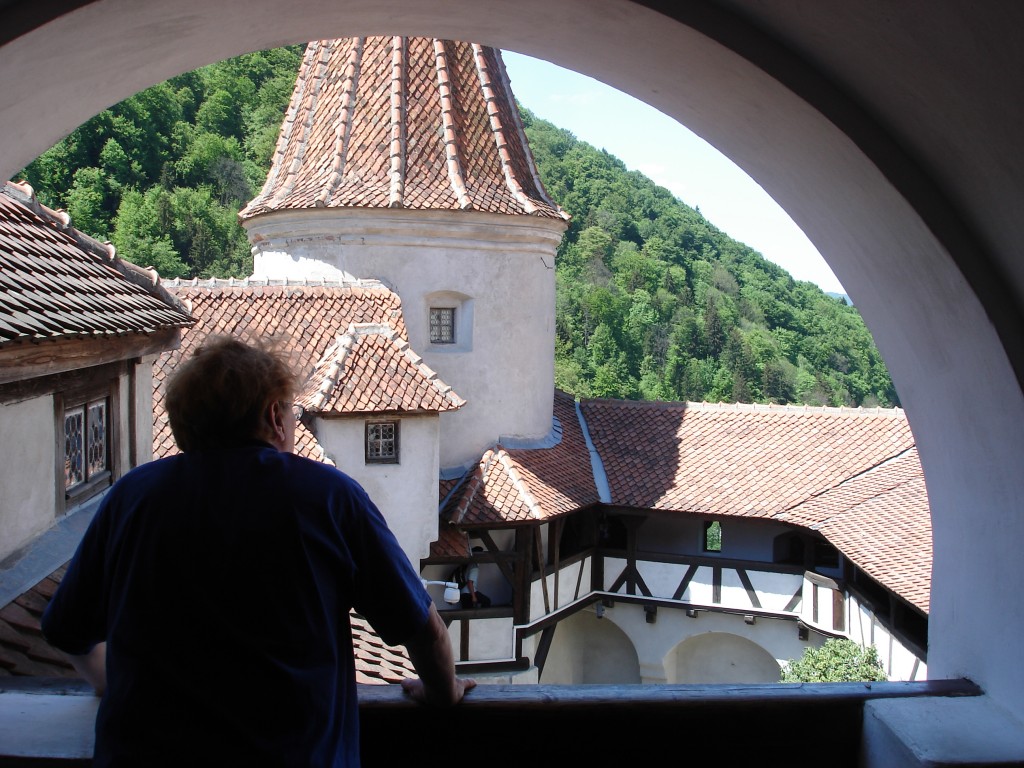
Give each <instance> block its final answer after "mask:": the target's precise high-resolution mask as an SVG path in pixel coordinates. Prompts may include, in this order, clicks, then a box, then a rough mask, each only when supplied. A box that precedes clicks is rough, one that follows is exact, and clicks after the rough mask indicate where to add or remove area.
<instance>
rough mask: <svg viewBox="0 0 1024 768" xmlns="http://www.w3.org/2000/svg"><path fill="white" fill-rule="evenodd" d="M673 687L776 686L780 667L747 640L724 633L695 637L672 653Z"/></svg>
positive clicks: (764, 652) (762, 650)
mask: <svg viewBox="0 0 1024 768" xmlns="http://www.w3.org/2000/svg"><path fill="white" fill-rule="evenodd" d="M673 656H674V657H675V663H674V665H673V666H674V667H675V679H674V680H672V682H674V683H776V682H778V681H779V674H780V670H779V666H778V664H777V663H776V662H775V660H774V659H773V658H772V657H771V656H769V655H768V653H767V652H766V651H765V650H764V649H763V648H761V647H760V646H759V645H757V644H756V643H754V642H752V641H750V640H747V639H746V638H742V637H738V636H737V635H731V634H727V633H724V632H709V633H707V634H702V635H697V636H696V637H692V638H690V639H689V640H687V641H686V642H684V643H681V644H680V645H679V647H678V648H677V649H676V650H675V652H674V653H673Z"/></svg>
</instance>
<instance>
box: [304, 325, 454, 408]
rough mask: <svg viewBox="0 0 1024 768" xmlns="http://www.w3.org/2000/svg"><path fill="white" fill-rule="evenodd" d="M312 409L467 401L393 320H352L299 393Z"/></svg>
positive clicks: (431, 405) (444, 405) (429, 405)
mask: <svg viewBox="0 0 1024 768" xmlns="http://www.w3.org/2000/svg"><path fill="white" fill-rule="evenodd" d="M296 403H298V404H299V405H301V406H302V407H303V408H304V409H305V410H307V411H309V412H310V413H316V414H322V415H329V414H334V415H337V414H347V413H438V412H441V411H454V410H457V409H459V408H461V407H462V406H463V405H465V404H466V401H465V400H463V399H462V398H461V397H459V396H458V395H457V394H455V392H453V391H452V388H451V387H450V386H448V385H447V384H445V383H444V382H443V381H441V380H440V379H439V378H438V377H437V374H436V373H435V372H434V371H433V370H431V369H430V368H429V367H428V366H427V365H426V363H424V362H423V359H422V358H421V357H420V356H419V355H417V354H416V353H415V352H413V351H412V348H411V347H410V346H409V342H407V341H406V340H405V339H402V338H400V337H399V336H398V334H397V332H396V331H395V330H394V329H393V328H391V327H390V326H382V325H375V324H372V323H353V324H352V325H350V326H349V327H348V330H347V331H346V332H345V333H344V334H343V335H341V336H339V337H338V338H337V340H336V341H335V342H334V344H332V345H331V346H330V347H329V348H328V349H327V351H326V352H325V353H324V356H323V357H322V358H321V359H320V362H318V363H317V364H316V367H315V369H314V370H313V373H312V375H311V376H310V377H309V380H308V381H307V382H306V386H305V387H304V388H303V391H302V394H301V395H300V396H299V397H298V398H297V399H296Z"/></svg>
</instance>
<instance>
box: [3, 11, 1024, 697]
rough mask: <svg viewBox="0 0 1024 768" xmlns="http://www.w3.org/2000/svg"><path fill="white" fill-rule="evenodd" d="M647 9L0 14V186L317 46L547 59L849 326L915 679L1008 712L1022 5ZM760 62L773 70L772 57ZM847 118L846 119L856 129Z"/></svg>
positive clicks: (1017, 480)
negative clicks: (885, 399) (654, 145)
mask: <svg viewBox="0 0 1024 768" xmlns="http://www.w3.org/2000/svg"><path fill="white" fill-rule="evenodd" d="M651 4H654V5H656V4H657V3H655V2H654V0H651ZM664 5H665V7H666V9H667V12H668V13H673V14H676V15H677V16H681V15H682V14H684V13H689V14H690V17H689V18H687V19H684V21H685V22H686V23H683V22H681V21H677V20H674V19H671V18H668V17H666V16H662V15H659V14H657V13H655V12H654V11H651V10H649V9H648V8H646V7H643V6H641V5H640V4H637V3H632V2H629V1H628V0H520V1H519V2H517V3H506V2H499V0H295V1H294V2H291V3H287V4H284V3H279V2H271V1H270V0H160V2H157V0H95V1H94V2H87V1H86V0H64V2H60V3H52V4H50V3H13V4H7V5H5V6H4V7H3V8H2V9H0V43H2V46H0V137H2V139H0V175H2V176H3V177H4V178H7V177H9V176H10V175H12V174H14V173H15V172H16V171H17V170H18V169H19V168H20V167H22V166H23V165H25V164H26V163H27V162H28V161H30V160H31V159H32V158H33V157H34V156H35V155H37V154H38V153H39V152H41V151H42V150H44V149H45V148H46V147H47V146H49V145H50V144H52V143H53V142H54V141H55V140H57V139H59V138H60V137H61V136H62V135H64V134H66V133H67V132H68V131H70V130H72V129H73V128H74V127H75V126H76V125H78V124H80V123H81V122H82V121H83V120H85V119H86V118H88V117H89V116H90V115H92V114H94V113H95V112H97V111H99V110H101V109H102V108H104V107H106V106H108V105H109V104H112V103H114V102H116V101H118V100H119V99H121V98H124V97H126V96H128V95H130V94H131V93H134V92H136V91H138V90H140V89H141V88H143V87H146V86H148V85H151V84H153V83H155V82H158V81H160V80H163V79H165V78H167V77H169V76H172V75H175V74H178V73H180V72H183V71H186V70H189V69H192V68H194V67H196V66H199V65H201V64H206V63H209V62H212V61H214V60H217V59H221V58H224V57H227V56H230V55H234V54H238V53H242V52H245V51H248V50H256V49H260V48H267V47H271V46H275V45H280V44H283V43H290V42H299V41H304V40H307V39H311V38H317V37H325V36H340V35H349V34H396V33H397V34H428V35H437V36H442V37H451V38H461V39H467V40H473V41H477V42H480V43H484V44H490V45H497V46H500V47H505V48H509V49H513V50H517V51H521V52H523V53H527V54H531V55H539V56H542V57H545V58H548V59H549V60H552V61H554V62H555V63H558V64H562V65H564V66H568V67H571V68H573V69H577V70H580V71H583V72H586V73H587V74H590V75H592V76H595V77H598V78H600V79H602V80H604V81H606V82H608V83H610V84H612V85H614V86H616V87H619V88H621V89H623V90H625V91H627V92H629V93H631V94H633V95H634V96H637V97H638V98H641V99H643V100H645V101H647V102H649V103H651V104H652V105H654V106H656V107H658V108H660V109H662V110H663V111H664V112H666V113H667V114H670V115H672V116H674V117H676V118H678V119H679V120H680V121H682V122H684V123H685V124H686V125H688V126H689V127H691V128H693V129H694V130H695V131H697V132H698V133H699V134H701V135H703V136H704V137H705V138H707V139H709V140H710V141H712V143H714V144H715V145H716V146H717V147H719V148H720V149H722V150H723V151H724V152H725V153H726V154H728V155H729V156H730V157H731V158H732V159H733V160H735V161H736V162H737V163H738V164H739V165H740V166H741V167H743V168H744V169H745V170H747V171H748V172H749V173H750V174H751V175H752V176H753V177H754V178H755V179H757V180H758V181H759V182H760V183H761V184H762V186H764V187H765V189H766V190H767V191H768V192H769V193H770V194H771V195H772V196H773V197H775V199H776V200H778V201H779V202H780V203H781V204H782V205H783V207H785V209H786V210H787V211H788V212H789V213H790V215H791V216H793V218H794V219H795V220H796V222H797V223H798V224H799V225H800V226H801V227H803V228H804V230H805V231H806V232H807V234H808V236H809V237H810V238H811V240H812V241H813V242H814V243H815V244H816V245H817V247H818V248H819V250H820V251H821V252H822V253H823V255H824V256H825V258H826V260H827V261H828V262H829V264H830V266H831V267H832V269H833V270H834V271H835V273H836V275H837V276H838V277H839V278H840V280H841V281H842V282H843V284H844V286H845V287H846V288H847V290H848V291H849V293H850V295H851V296H852V297H853V298H854V300H855V302H856V303H857V305H858V307H859V308H860V309H861V311H862V313H863V314H864V316H865V319H866V320H867V322H868V325H869V327H870V328H871V330H872V332H873V334H874V336H875V339H876V341H877V343H878V346H879V348H880V350H881V352H882V354H883V356H884V358H885V360H886V362H887V364H888V365H889V368H890V370H891V372H892V375H893V379H894V380H895V382H896V385H897V388H898V390H899V392H900V394H901V398H902V400H903V403H904V405H905V406H906V408H907V412H908V415H909V417H910V421H911V424H912V425H913V428H914V432H915V434H916V436H917V439H918V444H919V448H920V452H921V458H922V462H923V464H924V468H925V472H926V476H927V479H928V485H929V494H930V496H931V501H932V510H933V519H934V535H935V574H934V579H933V593H932V614H931V648H930V656H929V667H930V670H931V674H932V675H933V676H937V677H957V676H966V677H970V678H972V679H973V680H975V681H976V682H977V683H979V684H980V685H981V686H982V687H984V688H985V689H986V691H987V692H988V693H989V694H990V695H991V696H992V697H993V698H994V699H996V700H998V701H999V702H1000V703H1002V704H1003V705H1004V706H1006V707H1007V708H1008V709H1009V710H1010V711H1012V712H1014V713H1016V714H1017V715H1018V716H1021V715H1024V666H1021V665H1019V664H1017V663H1016V659H1015V654H1014V649H1015V648H1016V646H1017V640H1016V639H1017V638H1018V637H1019V636H1020V634H1021V632H1022V631H1024V605H1022V604H1020V601H1006V600H1004V599H1003V597H1002V596H1003V595H1005V594H1007V592H1008V591H1009V592H1012V591H1013V588H1014V587H1019V586H1020V585H1021V584H1022V582H1024V561H1022V560H1021V558H1019V555H1018V553H1017V551H1016V550H1017V546H1016V544H1017V542H1019V541H1021V540H1022V539H1024V515H1022V514H1021V509H1022V508H1024V471H1022V470H1024V430H1021V429H1020V425H1021V424H1024V397H1022V392H1021V387H1020V383H1019V380H1018V378H1017V376H1016V375H1015V373H1014V368H1013V366H1012V365H1011V362H1012V364H1013V365H1016V366H1017V370H1018V371H1021V370H1024V355H1022V354H1021V351H1020V343H1021V342H1020V340H1019V338H1018V336H1019V333H1018V332H1019V327H1020V323H1019V320H1020V317H1021V307H1022V305H1024V301H1022V300H1021V296H1024V259H1021V258H1019V247H1020V246H1019V244H1020V243H1021V242H1024V217H1020V216H1019V210H1020V209H1021V206H1022V203H1024V189H1022V186H1024V185H1021V183H1020V178H1022V177H1024V173H1022V171H1024V158H1022V153H1020V152H1019V148H1018V147H1017V144H1016V136H1018V135H1019V128H1020V125H1021V123H1022V122H1024V105H1022V104H1021V101H1020V100H1019V99H1015V98H1010V95H1011V94H1014V93H1019V92H1020V87H1019V86H1020V79H1021V77H1022V75H1021V73H1022V72H1024V67H1021V66H1018V64H1019V63H1020V60H1019V56H1020V52H1019V51H1020V48H1021V47H1020V46H1018V45H1016V44H1015V42H1014V41H1013V38H1012V36H1013V34H1014V31H1015V30H1017V29H1019V28H1020V23H1019V22H1020V21H1021V19H1020V16H1021V14H1022V11H1021V8H1022V6H1021V4H1014V3H999V4H991V5H986V6H985V7H984V10H982V9H977V8H966V9H960V8H959V5H961V4H944V5H943V6H941V7H937V6H936V5H935V4H924V5H922V4H921V3H914V2H910V3H906V4H900V7H899V8H897V7H895V6H893V5H892V4H889V3H886V2H884V0H866V2H864V3H858V4H848V3H843V2H841V0H822V2H820V3H816V4H813V6H808V5H806V4H800V5H798V6H796V7H793V6H789V7H787V4H786V3H784V2H779V1H778V0H761V2H754V0H720V2H718V3H710V2H709V3H701V4H670V3H666V4H664ZM69 9H70V10H69ZM734 12H735V13H736V14H737V15H735V16H733V15H731V14H733V13H734ZM59 14H64V15H59ZM903 16H906V17H907V18H902V17H903ZM744 18H754V20H755V22H758V23H760V24H763V29H757V28H752V27H750V26H745V22H743V19H744ZM919 20H920V22H921V23H918V21H919ZM902 21H906V22H907V23H901V22H902ZM837 25H838V27H837ZM695 27H700V28H701V29H702V30H704V32H698V31H697V29H696V28H695ZM961 29H965V30H969V31H970V34H960V32H961ZM705 33H706V34H705ZM759 35H760V36H759ZM901 35H902V38H901ZM900 43H905V44H903V45H901V44H900ZM779 45H781V46H782V48H783V49H784V50H783V52H782V53H783V54H784V55H779V56H775V54H777V53H779V51H778V50H777V48H778V46H779ZM773 46H775V47H773ZM736 50H743V51H744V55H742V56H741V55H739V54H737V53H736V52H735V51H736ZM790 54H791V55H790ZM767 71H772V72H773V73H774V75H775V76H772V75H769V74H768V73H767ZM783 80H785V81H786V82H787V83H788V86H787V85H784V84H783V82H782V81H783ZM513 87H514V84H513ZM794 89H795V90H794ZM797 92H800V93H801V95H802V96H804V97H806V98H807V99H809V100H805V98H802V96H801V95H797ZM816 93H817V95H818V96H819V98H815V94H816ZM848 94H853V96H854V100H853V101H850V100H847V99H846V97H847V95H848ZM812 102H813V105H812ZM858 104H860V105H863V104H867V105H869V108H868V109H866V110H864V112H863V113H858V110H857V105H858ZM851 113H856V114H853V116H852V117H851V116H850V115H851ZM867 115H877V116H880V119H881V122H879V123H875V124H873V123H872V121H871V120H870V119H866V120H865V119H862V118H864V117H866V116H867ZM928 118H932V119H928ZM881 126H886V127H881ZM902 148H906V149H907V152H906V153H905V154H904V153H902V152H901V149H902ZM908 158H911V159H916V162H913V161H911V162H907V160H908ZM921 168H924V169H926V171H927V173H926V174H921V173H918V170H920V169H921ZM961 219H962V221H964V222H967V224H966V225H965V226H959V225H958V224H957V222H958V221H960V220H961ZM965 274H966V275H967V277H965ZM968 280H970V283H969V282H968ZM1007 350H1009V353H1008V351H1007ZM997 585H998V588H996V587H997Z"/></svg>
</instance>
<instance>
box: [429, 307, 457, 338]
mask: <svg viewBox="0 0 1024 768" xmlns="http://www.w3.org/2000/svg"><path fill="white" fill-rule="evenodd" d="M430 343H431V344H454V343H455V307H431V308H430Z"/></svg>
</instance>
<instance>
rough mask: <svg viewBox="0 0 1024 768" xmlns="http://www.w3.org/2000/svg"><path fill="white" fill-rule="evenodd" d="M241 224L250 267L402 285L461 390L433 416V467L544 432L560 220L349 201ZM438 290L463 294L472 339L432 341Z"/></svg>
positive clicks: (437, 360)
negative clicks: (458, 403)
mask: <svg viewBox="0 0 1024 768" xmlns="http://www.w3.org/2000/svg"><path fill="white" fill-rule="evenodd" d="M246 228H247V229H248V232H249V237H250V240H252V241H253V253H254V260H255V274H256V275H257V276H261V277H262V276H266V277H272V278H284V277H289V278H295V277H304V276H305V277H311V278H315V277H331V278H333V279H339V278H344V277H346V276H351V277H357V278H375V279H379V280H381V281H382V282H383V283H385V284H386V285H388V286H389V287H390V288H391V289H392V290H394V291H395V292H396V293H397V294H398V295H399V296H400V297H401V299H402V307H403V314H404V316H405V322H406V327H407V328H408V331H409V342H410V344H411V345H412V347H413V349H414V350H416V352H417V353H418V354H420V355H422V356H423V359H424V360H425V361H426V363H427V364H428V365H429V366H430V367H431V368H433V369H434V370H436V371H437V372H438V374H439V375H440V377H441V378H442V379H443V380H444V381H445V382H446V383H448V384H450V385H451V386H452V387H453V388H454V390H455V391H456V392H457V393H458V394H459V395H460V396H461V397H463V398H464V399H465V400H466V401H467V404H466V405H465V406H464V407H463V408H461V409H460V410H459V411H456V412H454V413H446V414H442V416H441V419H442V434H443V436H444V437H443V441H442V444H441V466H442V467H457V466H463V465H465V464H467V463H468V462H471V461H475V460H476V459H478V458H479V457H480V454H482V453H483V452H484V450H486V449H487V448H488V447H490V446H491V445H493V444H494V443H495V442H496V441H497V440H498V439H499V437H502V436H512V437H521V438H541V437H543V436H545V435H547V434H548V433H549V432H550V430H551V409H552V393H553V388H554V320H555V277H554V253H555V249H556V248H557V246H558V243H559V241H560V240H561V236H562V233H563V231H564V228H565V225H564V222H562V221H561V220H552V219H541V218H537V217H533V216H501V215H497V214H485V213H473V212H465V211H405V210H395V209H389V210H363V209H359V210H356V209H348V210H333V211H321V210H317V211H286V212H280V213H273V214H267V215H264V216H260V217H256V218H255V219H251V220H249V221H248V222H246ZM438 293H447V294H451V293H457V294H459V295H460V296H464V297H468V300H471V302H472V322H473V327H472V346H471V348H470V349H467V348H466V346H465V345H464V344H461V343H460V344H455V345H444V344H435V345H431V344H430V335H429V326H428V320H429V307H430V297H431V296H435V295H436V294H438ZM443 303H444V304H445V305H447V304H449V303H450V302H448V301H445V302H443ZM464 311H465V308H463V312H464ZM459 316H460V311H458V310H457V311H456V320H457V321H458V319H459Z"/></svg>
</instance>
